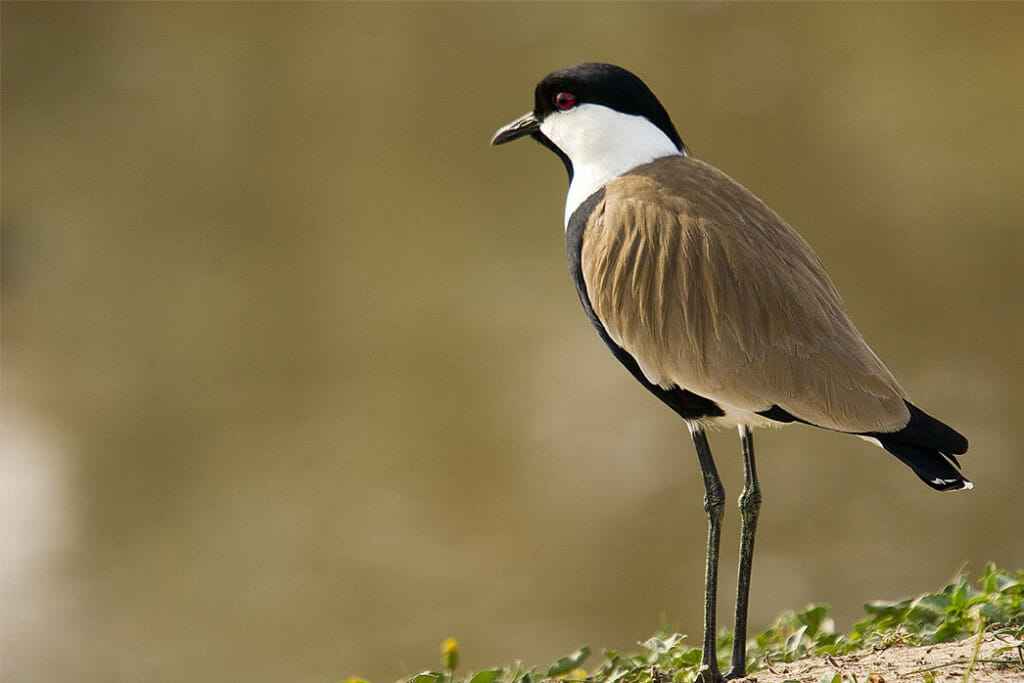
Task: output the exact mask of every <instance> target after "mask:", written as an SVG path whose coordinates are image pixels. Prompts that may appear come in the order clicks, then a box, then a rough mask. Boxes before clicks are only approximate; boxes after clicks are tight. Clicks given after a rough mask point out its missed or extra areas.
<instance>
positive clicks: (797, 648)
mask: <svg viewBox="0 0 1024 683" xmlns="http://www.w3.org/2000/svg"><path fill="white" fill-rule="evenodd" d="M864 609H865V610H866V612H867V618H865V619H864V620H862V621H859V622H857V623H856V624H854V625H853V628H852V629H851V631H850V632H849V633H848V634H839V633H836V631H835V625H834V622H833V621H832V619H831V618H829V616H828V608H827V607H826V606H825V605H811V606H810V607H808V608H807V609H805V610H803V611H800V612H787V613H785V614H783V615H782V616H780V617H779V618H778V619H777V620H776V621H775V623H774V624H772V625H771V626H770V627H769V628H768V629H767V630H765V631H764V632H762V633H760V634H758V635H757V636H756V637H755V638H754V639H752V640H751V641H750V643H749V645H748V648H747V656H748V669H749V670H750V671H751V672H755V671H757V670H759V669H763V668H766V667H768V668H770V667H772V666H773V665H775V664H778V663H783V662H793V661H797V660H801V659H804V658H807V657H826V658H834V657H840V656H843V655H848V654H852V653H856V652H863V651H870V650H876V649H880V648H887V647H891V646H894V645H931V644H938V643H948V642H953V641H958V640H963V639H965V638H969V637H971V636H977V642H978V643H979V645H980V643H981V637H982V635H986V634H991V635H994V636H995V637H997V638H999V640H1000V641H1001V642H1002V643H1004V644H1005V645H1001V646H1000V647H999V648H997V650H996V653H997V654H1005V655H1006V662H1007V664H1009V665H1013V664H1014V663H1015V662H1016V661H1017V660H1018V659H1019V661H1020V665H1021V668H1019V669H1017V675H1020V676H1021V677H1022V679H1024V570H1018V571H1016V572H1010V571H1006V570H1002V569H997V568H996V567H995V566H994V565H991V564H990V565H988V566H987V567H985V571H984V574H983V575H982V577H981V578H980V579H979V580H978V581H977V585H976V586H975V585H972V583H971V582H970V581H969V580H968V577H967V574H966V573H962V574H960V575H959V576H957V577H956V578H955V579H954V580H953V581H952V582H951V583H949V584H948V585H946V586H944V587H943V588H942V589H940V590H939V591H937V592H935V593H927V594H925V595H921V596H918V597H916V598H908V599H906V600H899V601H896V602H884V601H877V602H870V603H868V604H866V605H865V606H864ZM685 640H686V636H683V635H680V634H678V633H675V634H670V633H662V634H660V635H658V636H655V637H653V638H650V639H649V640H647V641H646V642H644V643H642V644H641V649H640V650H639V651H638V652H634V653H629V654H624V653H620V652H615V651H613V650H605V651H604V653H603V657H602V659H601V661H598V662H596V664H591V666H589V667H587V668H586V669H585V668H584V666H585V665H586V664H587V662H588V660H589V657H590V655H591V650H590V648H588V647H583V648H580V649H579V650H577V651H575V652H573V653H571V654H568V655H566V656H565V657H562V658H561V659H559V660H558V661H557V662H555V663H554V664H552V665H551V666H549V667H547V668H537V667H532V668H526V667H524V666H523V665H522V664H521V663H516V664H514V665H512V666H508V667H502V668H495V669H485V670H483V671H476V672H469V673H465V674H461V675H460V674H458V673H457V671H456V667H457V665H458V644H457V643H456V642H455V640H454V639H451V638H449V639H447V640H445V642H444V643H443V646H442V668H443V670H442V671H424V672H422V673H419V674H416V675H415V676H412V677H411V678H410V679H409V681H408V683H540V682H541V681H545V680H550V679H557V680H562V681H566V682H567V683H676V682H678V683H687V682H689V681H692V680H693V679H694V678H695V677H696V675H697V672H698V666H699V663H700V649H699V648H695V647H690V646H688V645H687V644H686V642H685ZM731 643H732V634H731V633H728V632H725V633H723V634H722V635H721V636H720V637H719V638H718V652H719V664H720V665H721V666H723V667H724V666H725V664H726V660H727V658H728V655H729V651H730V650H729V648H730V645H731ZM977 652H978V648H977V647H975V648H974V658H975V659H976V658H977ZM970 664H971V667H969V668H968V674H965V675H964V681H966V680H967V679H968V677H969V673H970V671H971V670H972V669H973V664H974V662H973V661H971V662H970ZM933 678H934V677H933ZM842 680H844V677H843V676H842V675H840V674H839V673H835V674H834V675H832V674H831V673H829V674H826V675H825V676H823V677H822V679H821V681H822V683H839V681H842ZM848 680H854V681H855V680H856V676H851V677H850V678H849V679H848Z"/></svg>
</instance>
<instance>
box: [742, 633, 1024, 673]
mask: <svg viewBox="0 0 1024 683" xmlns="http://www.w3.org/2000/svg"><path fill="white" fill-rule="evenodd" d="M1013 643H1014V641H1012V640H1011V641H1008V642H1004V641H1001V640H998V639H996V638H995V637H994V636H992V635H991V634H986V635H985V636H984V637H983V639H982V642H981V648H980V650H979V651H978V656H977V658H976V660H975V663H974V667H973V668H972V669H971V671H970V676H969V677H967V678H965V676H964V674H966V673H967V671H968V668H969V667H970V662H971V660H972V659H973V658H974V657H973V655H974V648H975V647H976V646H977V638H970V639H968V640H961V641H958V642H955V643H943V644H941V645H927V646H923V647H907V646H893V647H889V648H886V649H884V650H877V651H875V652H869V653H866V654H864V653H861V654H857V655H848V656H845V657H836V658H832V659H822V658H815V659H804V660H800V661H797V662H790V663H778V664H773V665H772V666H771V669H772V670H771V671H769V670H761V671H758V672H756V673H753V674H751V675H750V676H748V677H747V678H745V679H743V680H744V681H748V682H750V683H753V682H754V681H756V682H757V683H783V682H784V681H794V680H795V681H800V683H820V681H821V680H822V677H823V676H825V675H826V674H828V675H830V676H831V675H832V674H834V673H839V674H843V681H844V683H852V682H853V681H854V678H853V677H852V676H851V675H850V674H853V675H855V676H856V681H857V683H895V682H897V681H899V682H900V683H904V682H905V683H931V682H934V683H947V682H951V681H957V682H959V681H963V682H964V683H997V682H998V683H1024V661H1022V659H1021V657H1022V655H1024V653H1022V652H1021V651H1020V650H1018V649H1017V648H1016V647H1011V648H1010V649H1009V650H1005V651H1003V652H998V651H999V650H1000V649H1001V648H1005V647H1006V646H1007V645H1012V644H1013ZM826 680H830V679H826Z"/></svg>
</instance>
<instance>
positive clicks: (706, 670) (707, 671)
mask: <svg viewBox="0 0 1024 683" xmlns="http://www.w3.org/2000/svg"><path fill="white" fill-rule="evenodd" d="M694 683H725V679H724V678H722V672H721V671H719V670H718V667H717V666H708V665H707V664H701V667H700V673H698V674H697V678H695V679H694Z"/></svg>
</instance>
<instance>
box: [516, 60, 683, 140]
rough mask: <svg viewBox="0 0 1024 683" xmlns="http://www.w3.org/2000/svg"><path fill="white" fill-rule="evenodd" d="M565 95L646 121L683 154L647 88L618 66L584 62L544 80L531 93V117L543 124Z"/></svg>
mask: <svg viewBox="0 0 1024 683" xmlns="http://www.w3.org/2000/svg"><path fill="white" fill-rule="evenodd" d="M561 92H568V93H572V94H573V95H575V97H576V103H577V104H586V103H590V104H600V105H603V106H605V107H608V108H610V109H614V110H616V111H620V112H622V113H623V114H633V115H635V116H643V117H646V118H647V120H649V121H650V122H651V123H653V124H654V125H656V126H657V127H658V128H660V129H661V130H662V132H664V133H665V135H667V136H668V138H669V139H670V140H671V141H672V142H673V143H675V145H676V147H677V148H678V149H679V151H681V152H682V151H684V150H685V146H684V145H683V141H682V139H681V138H680V137H679V133H678V132H676V127H675V126H674V125H672V119H671V118H669V115H668V112H667V111H665V108H664V107H663V106H661V102H659V101H658V98H657V97H655V96H654V93H653V92H651V89H650V88H648V87H647V84H646V83H644V82H643V81H642V80H640V79H639V78H638V77H637V76H635V75H634V74H632V73H630V72H629V71H626V70H625V69H623V68H622V67H621V66H615V65H614V64H603V63H600V62H588V63H586V64H576V65H575V66H567V67H565V68H564V69H559V70H558V71H554V72H552V73H550V74H548V75H547V76H545V77H544V80H542V81H541V82H540V83H538V84H537V89H536V90H535V91H534V110H533V112H534V114H535V115H536V116H537V118H538V119H539V120H542V121H543V120H544V117H545V116H547V115H548V114H550V113H552V112H554V111H556V109H557V108H556V106H555V97H556V96H557V95H558V93H561Z"/></svg>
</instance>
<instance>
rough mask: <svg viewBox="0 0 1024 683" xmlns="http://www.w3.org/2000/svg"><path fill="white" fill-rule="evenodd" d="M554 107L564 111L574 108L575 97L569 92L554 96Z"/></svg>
mask: <svg viewBox="0 0 1024 683" xmlns="http://www.w3.org/2000/svg"><path fill="white" fill-rule="evenodd" d="M555 106H556V107H558V108H559V109H561V110H562V111H565V110H566V109H572V108H573V107H575V106H576V96H575V95H573V94H572V93H571V92H560V93H558V94H557V95H555Z"/></svg>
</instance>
